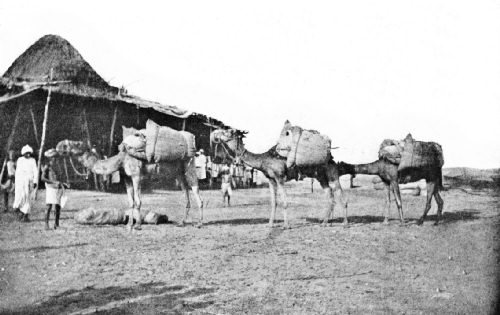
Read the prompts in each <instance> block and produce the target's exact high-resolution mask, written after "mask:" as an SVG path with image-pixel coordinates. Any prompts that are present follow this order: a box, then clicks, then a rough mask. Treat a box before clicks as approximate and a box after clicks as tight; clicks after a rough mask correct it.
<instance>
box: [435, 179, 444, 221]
mask: <svg viewBox="0 0 500 315" xmlns="http://www.w3.org/2000/svg"><path fill="white" fill-rule="evenodd" d="M434 199H436V203H437V205H438V210H437V217H436V222H435V223H434V225H438V224H439V221H440V220H442V219H443V206H444V201H443V198H441V195H440V194H439V188H438V185H436V188H435V189H434Z"/></svg>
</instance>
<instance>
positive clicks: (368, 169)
mask: <svg viewBox="0 0 500 315" xmlns="http://www.w3.org/2000/svg"><path fill="white" fill-rule="evenodd" d="M354 172H355V173H356V174H367V175H378V173H379V161H378V160H377V161H375V162H372V163H366V164H355V165H354Z"/></svg>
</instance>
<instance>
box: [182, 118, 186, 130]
mask: <svg viewBox="0 0 500 315" xmlns="http://www.w3.org/2000/svg"><path fill="white" fill-rule="evenodd" d="M182 131H186V118H184V120H183V121H182Z"/></svg>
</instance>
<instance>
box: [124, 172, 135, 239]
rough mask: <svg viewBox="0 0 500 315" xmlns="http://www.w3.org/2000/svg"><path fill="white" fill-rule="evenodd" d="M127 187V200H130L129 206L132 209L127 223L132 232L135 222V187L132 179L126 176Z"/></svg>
mask: <svg viewBox="0 0 500 315" xmlns="http://www.w3.org/2000/svg"><path fill="white" fill-rule="evenodd" d="M125 187H126V188H127V199H128V205H129V208H130V211H129V216H128V222H127V229H129V230H131V229H132V224H133V221H134V218H133V209H134V185H133V184H132V179H131V178H130V177H128V176H125Z"/></svg>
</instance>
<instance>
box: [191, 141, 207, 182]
mask: <svg viewBox="0 0 500 315" xmlns="http://www.w3.org/2000/svg"><path fill="white" fill-rule="evenodd" d="M207 162H208V161H207V157H206V156H205V151H204V150H203V149H200V151H198V152H197V153H196V156H195V159H194V165H195V166H196V175H197V177H198V179H200V180H205V178H207Z"/></svg>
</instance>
